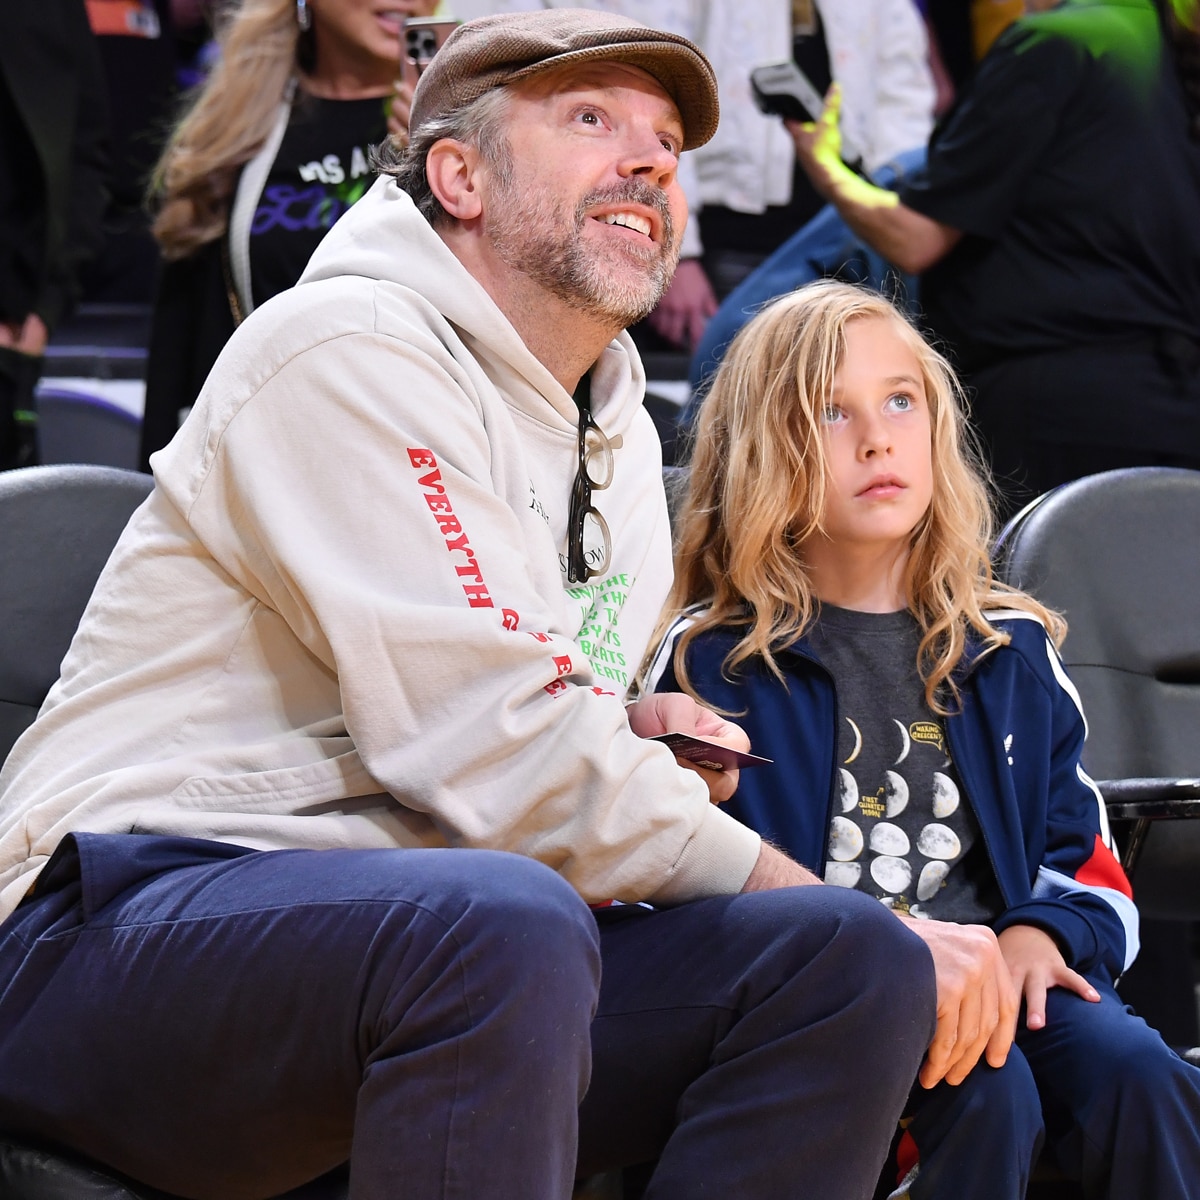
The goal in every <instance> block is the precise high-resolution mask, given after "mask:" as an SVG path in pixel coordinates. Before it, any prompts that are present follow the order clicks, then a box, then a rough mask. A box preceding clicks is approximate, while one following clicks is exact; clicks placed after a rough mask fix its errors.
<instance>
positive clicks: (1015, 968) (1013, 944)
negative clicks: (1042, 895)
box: [999, 925, 1100, 1029]
mask: <svg viewBox="0 0 1200 1200" xmlns="http://www.w3.org/2000/svg"><path fill="white" fill-rule="evenodd" d="M999 941H1000V953H1001V954H1003V955H1004V961H1005V963H1007V964H1008V970H1009V974H1010V975H1011V976H1012V981H1013V986H1014V987H1015V988H1016V989H1017V992H1018V993H1019V994H1020V995H1021V997H1022V998H1023V999H1024V1001H1025V1027H1026V1029H1041V1028H1043V1027H1044V1026H1045V1024H1046V993H1047V992H1048V991H1049V990H1050V988H1052V987H1065V988H1070V989H1071V991H1073V992H1075V993H1076V994H1077V995H1080V996H1082V997H1083V998H1084V999H1085V1000H1090V1001H1092V1002H1093V1003H1096V1002H1098V1001H1099V999H1100V993H1099V992H1098V991H1096V989H1095V988H1094V987H1092V985H1091V984H1090V983H1088V981H1087V980H1086V979H1084V977H1083V976H1082V975H1080V974H1078V973H1077V972H1075V971H1072V970H1071V968H1070V967H1068V966H1067V964H1066V960H1065V959H1064V958H1063V956H1062V953H1061V951H1060V950H1059V948H1058V946H1057V945H1056V944H1055V942H1054V939H1053V938H1052V937H1051V936H1050V935H1049V934H1048V933H1046V932H1045V930H1042V929H1038V928H1036V927H1035V926H1033V925H1010V926H1009V927H1008V928H1007V929H1006V930H1005V931H1004V932H1003V933H1002V934H1000V937H999Z"/></svg>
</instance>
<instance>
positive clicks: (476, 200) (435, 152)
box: [425, 138, 483, 221]
mask: <svg viewBox="0 0 1200 1200" xmlns="http://www.w3.org/2000/svg"><path fill="white" fill-rule="evenodd" d="M425 177H426V178H427V179H428V180H429V190H430V191H431V192H433V194H434V195H435V196H436V197H437V199H438V202H439V203H440V204H441V206H442V207H443V208H444V209H445V210H446V212H447V213H449V214H450V216H452V217H455V218H456V219H458V220H459V221H470V220H472V219H473V218H475V217H478V216H479V215H480V214H481V213H482V212H483V197H482V195H481V194H480V191H479V181H480V180H479V177H480V162H479V152H478V151H477V150H476V149H475V147H474V146H468V145H467V144H466V143H465V142H458V141H455V140H454V139H453V138H442V140H441V141H440V142H434V143H433V145H432V146H431V147H430V148H429V153H428V155H427V156H426V158H425Z"/></svg>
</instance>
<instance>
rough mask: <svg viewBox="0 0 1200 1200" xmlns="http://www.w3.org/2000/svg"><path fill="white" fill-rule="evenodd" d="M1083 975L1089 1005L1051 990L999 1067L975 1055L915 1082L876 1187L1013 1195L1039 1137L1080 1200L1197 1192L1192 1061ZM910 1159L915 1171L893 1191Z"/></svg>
mask: <svg viewBox="0 0 1200 1200" xmlns="http://www.w3.org/2000/svg"><path fill="white" fill-rule="evenodd" d="M1091 983H1092V986H1093V987H1095V988H1096V990H1097V991H1098V992H1099V993H1100V996H1101V1000H1100V1002H1099V1003H1098V1004H1097V1003H1093V1002H1090V1001H1087V1000H1084V999H1082V998H1081V997H1079V996H1077V995H1075V994H1074V993H1073V992H1070V991H1067V990H1065V989H1063V988H1054V989H1052V990H1051V991H1050V992H1049V993H1048V995H1047V998H1046V1025H1045V1027H1044V1028H1043V1029H1039V1030H1029V1029H1025V1028H1023V1027H1021V1028H1019V1029H1018V1034H1017V1043H1016V1045H1015V1046H1014V1047H1013V1049H1012V1052H1011V1053H1010V1054H1009V1058H1008V1062H1007V1063H1005V1065H1004V1067H1002V1068H1001V1069H999V1070H994V1069H993V1068H991V1067H989V1066H988V1065H987V1064H986V1063H982V1062H981V1063H980V1065H979V1066H977V1067H976V1068H975V1070H974V1071H972V1072H971V1074H970V1075H969V1076H968V1077H967V1079H966V1080H965V1081H964V1082H963V1083H962V1084H961V1085H960V1086H959V1087H957V1088H952V1087H950V1086H948V1085H946V1084H942V1085H939V1086H938V1087H937V1088H935V1089H933V1091H932V1092H927V1093H923V1094H922V1093H921V1089H920V1088H919V1087H917V1088H914V1091H913V1096H914V1101H915V1110H914V1111H915V1115H914V1117H913V1119H912V1122H911V1124H909V1125H908V1127H907V1137H906V1138H905V1139H902V1140H901V1143H900V1153H899V1159H900V1164H899V1166H898V1169H897V1170H896V1171H894V1172H893V1173H892V1179H891V1183H890V1184H885V1186H884V1187H882V1188H881V1189H880V1191H881V1193H883V1194H885V1195H886V1194H888V1193H889V1192H890V1191H891V1190H892V1188H895V1189H896V1194H897V1195H902V1196H905V1197H906V1198H907V1200H961V1198H962V1197H964V1196H969V1197H971V1200H1021V1198H1022V1197H1023V1196H1024V1195H1025V1186H1026V1183H1027V1182H1028V1179H1029V1174H1030V1168H1031V1166H1032V1164H1033V1162H1034V1161H1035V1160H1036V1157H1037V1154H1038V1152H1039V1149H1040V1148H1041V1147H1042V1145H1043V1140H1044V1144H1045V1147H1046V1153H1047V1155H1048V1156H1049V1158H1050V1159H1051V1160H1052V1161H1054V1162H1055V1163H1056V1164H1057V1165H1058V1166H1059V1167H1061V1168H1062V1170H1063V1171H1064V1172H1065V1173H1066V1174H1067V1175H1068V1176H1069V1177H1070V1178H1072V1179H1075V1180H1078V1181H1079V1182H1080V1183H1081V1184H1082V1185H1083V1194H1084V1195H1085V1196H1086V1197H1087V1198H1088V1200H1196V1198H1197V1197H1200V1068H1198V1067H1194V1066H1192V1065H1191V1064H1190V1063H1186V1062H1184V1061H1183V1060H1182V1059H1181V1058H1180V1057H1179V1056H1178V1055H1177V1054H1175V1053H1174V1051H1172V1050H1171V1049H1169V1048H1168V1047H1167V1046H1166V1044H1165V1043H1164V1042H1163V1040H1162V1038H1161V1037H1159V1035H1158V1034H1157V1033H1156V1032H1155V1031H1154V1030H1153V1029H1151V1028H1150V1027H1149V1026H1148V1025H1147V1024H1146V1023H1145V1022H1144V1021H1143V1020H1142V1019H1141V1018H1140V1017H1137V1016H1135V1015H1134V1014H1133V1011H1132V1010H1131V1009H1129V1008H1127V1007H1126V1006H1125V1004H1124V1002H1123V1001H1122V1000H1121V999H1120V997H1119V996H1118V995H1117V993H1116V992H1115V991H1113V989H1112V987H1111V986H1110V985H1109V984H1108V983H1107V982H1106V981H1105V980H1102V979H1097V978H1094V977H1093V978H1092V979H1091ZM1023 1019H1024V1014H1023V1013H1022V1020H1023ZM917 1159H919V1163H918V1168H917V1172H916V1177H915V1179H912V1180H911V1181H910V1182H909V1183H908V1184H907V1186H904V1187H899V1186H898V1183H897V1180H898V1179H902V1178H903V1176H904V1175H905V1174H906V1170H905V1167H906V1166H911V1164H912V1163H913V1162H914V1161H916V1160H917Z"/></svg>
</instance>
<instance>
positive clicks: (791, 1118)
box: [580, 887, 935, 1200]
mask: <svg viewBox="0 0 1200 1200" xmlns="http://www.w3.org/2000/svg"><path fill="white" fill-rule="evenodd" d="M600 921H601V948H602V955H603V961H604V972H603V978H602V982H601V989H600V1006H599V1008H598V1010H597V1014H596V1020H595V1022H594V1025H593V1031H592V1044H593V1072H592V1083H591V1087H590V1088H589V1090H588V1093H587V1096H586V1097H585V1098H584V1102H583V1107H582V1110H581V1114H580V1167H581V1173H582V1174H588V1173H591V1172H593V1171H596V1170H601V1169H604V1168H608V1167H614V1166H624V1165H630V1164H634V1163H639V1162H644V1161H649V1160H651V1159H657V1160H658V1164H657V1167H656V1168H655V1170H654V1173H653V1177H652V1179H651V1181H650V1183H649V1185H648V1188H647V1190H646V1192H645V1196H646V1200H682V1198H685V1197H686V1198H688V1200H690V1198H691V1197H700V1196H714V1197H722V1198H723V1200H724V1198H727V1197H736V1196H745V1197H751V1196H752V1197H754V1198H755V1200H793V1198H794V1197H796V1196H820V1197H821V1198H822V1200H862V1197H864V1196H869V1195H870V1194H871V1191H872V1189H873V1187H874V1184H875V1181H876V1179H877V1178H878V1176H879V1172H880V1170H881V1169H882V1165H883V1161H884V1158H885V1155H886V1153H887V1148H888V1143H889V1140H890V1138H891V1134H892V1130H893V1129H894V1128H895V1122H896V1120H897V1119H898V1118H899V1116H900V1113H901V1111H902V1109H903V1106H904V1102H905V1099H906V1097H907V1095H908V1090H909V1087H910V1085H911V1083H912V1078H913V1075H914V1074H915V1073H916V1070H917V1068H918V1066H919V1064H920V1062H921V1060H922V1058H923V1057H924V1054H925V1050H926V1048H927V1047H928V1045H929V1041H930V1038H931V1037H932V1035H933V1025H934V1007H935V1004H934V978H933V966H932V960H931V959H930V956H929V953H928V951H927V950H926V948H925V946H924V944H923V943H921V942H920V940H919V939H917V938H916V937H915V936H914V935H913V934H911V933H910V932H909V931H908V930H906V929H905V928H904V926H903V925H901V923H900V922H899V921H897V920H896V918H895V916H894V915H893V914H892V913H890V912H888V911H887V910H886V909H884V908H883V907H882V906H881V905H880V904H879V903H878V901H876V900H873V899H871V898H869V897H867V896H864V895H860V894H858V893H856V892H851V891H848V890H846V889H844V888H827V887H806V888H787V889H783V890H780V891H774V892H760V893H755V894H750V895H742V896H728V897H720V898H714V899H709V900H701V901H696V902H694V903H692V904H687V905H684V906H682V907H680V908H677V909H672V910H668V911H665V912H652V913H648V912H645V911H644V910H639V909H629V910H626V909H618V910H616V912H615V913H610V914H607V915H606V914H601V916H600Z"/></svg>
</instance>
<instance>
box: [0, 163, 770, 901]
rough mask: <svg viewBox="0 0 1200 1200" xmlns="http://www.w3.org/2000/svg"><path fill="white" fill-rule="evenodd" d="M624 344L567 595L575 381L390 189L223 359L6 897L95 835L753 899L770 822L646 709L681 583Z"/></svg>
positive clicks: (598, 410) (49, 759)
mask: <svg viewBox="0 0 1200 1200" xmlns="http://www.w3.org/2000/svg"><path fill="white" fill-rule="evenodd" d="M643 385H644V378H643V375H642V370H641V364H640V363H639V361H638V358H637V354H636V351H635V350H634V349H633V346H632V343H631V342H630V341H629V340H628V338H627V337H625V336H624V335H622V336H621V337H620V338H618V339H617V340H616V341H614V342H613V343H611V345H610V346H609V347H608V349H607V350H606V351H605V352H604V354H603V355H602V357H601V359H600V362H599V365H598V367H597V369H596V372H595V376H594V384H593V408H594V412H595V416H596V420H597V421H598V423H599V424H600V426H601V428H602V429H604V431H605V432H606V433H607V434H608V436H609V437H610V438H611V439H612V440H613V441H614V442H615V443H616V445H617V449H616V468H615V476H614V480H613V483H612V486H611V487H609V488H608V489H606V490H604V491H602V492H597V493H596V495H595V497H594V503H595V505H596V507H597V508H598V509H600V511H601V512H602V513H603V515H604V516H605V518H606V519H607V521H608V524H609V526H610V529H611V531H612V537H613V555H612V561H611V567H610V569H609V571H608V572H607V573H606V575H605V577H604V579H602V580H599V579H598V580H594V581H592V583H591V584H589V585H587V586H585V587H571V586H569V585H568V584H567V583H566V578H565V573H564V571H563V569H562V567H563V563H564V562H565V557H564V556H565V547H566V519H567V504H568V497H569V494H570V488H571V481H572V479H573V477H574V472H575V464H576V432H575V426H576V411H575V406H574V403H573V401H572V399H571V397H570V396H569V395H568V394H567V393H566V392H565V391H564V390H563V389H562V387H561V386H560V385H559V384H558V383H557V382H556V381H555V380H554V379H553V378H552V377H551V375H550V374H549V372H548V371H547V370H546V369H545V368H544V367H543V366H542V365H541V364H540V363H539V362H538V361H537V360H536V359H535V358H534V357H533V356H532V355H531V354H530V353H529V351H528V350H527V349H526V348H525V346H524V343H523V342H522V341H521V340H520V338H519V337H518V336H517V334H516V332H515V331H514V329H513V328H512V326H511V325H510V324H509V323H508V321H507V320H506V319H505V317H504V316H503V314H502V313H501V312H500V310H499V309H498V308H497V307H496V306H495V304H494V303H493V302H492V301H491V299H490V298H489V297H488V296H487V294H486V293H485V292H484V290H483V289H482V288H481V287H480V285H479V284H478V283H477V282H476V281H475V280H474V279H473V278H472V277H471V276H470V275H469V274H468V273H467V272H466V271H465V270H464V269H463V267H462V266H461V265H460V264H459V263H458V261H457V260H456V259H455V258H454V256H453V255H452V254H451V253H450V252H449V250H448V249H447V248H446V247H445V245H444V244H443V243H442V241H441V239H440V238H438V237H437V236H436V235H435V234H434V233H433V231H432V230H431V229H430V227H429V225H428V224H427V223H426V222H425V221H424V219H423V218H422V217H421V216H420V215H419V214H418V213H417V212H416V210H415V209H414V208H413V206H412V203H411V201H410V200H409V199H408V197H407V196H406V195H405V194H404V193H402V192H401V191H400V190H399V189H398V188H397V187H396V186H395V184H394V183H393V182H392V181H391V180H390V179H382V180H380V181H379V182H377V183H376V185H375V186H374V187H373V188H372V190H371V191H370V192H369V193H368V194H367V195H366V196H365V197H363V199H362V200H361V201H359V203H358V204H356V205H355V206H354V207H353V208H352V209H351V210H350V212H349V213H347V214H346V215H345V216H344V217H343V218H342V219H341V220H340V221H339V222H338V224H337V225H336V226H335V227H334V228H333V230H332V231H331V232H330V234H329V236H328V237H327V238H326V239H325V240H324V242H322V244H321V246H320V247H319V248H318V250H317V252H316V254H315V255H314V257H313V259H312V261H311V263H310V264H309V267H308V269H307V271H306V272H305V274H304V276H303V278H302V279H301V281H300V284H299V285H298V286H297V287H296V288H294V289H292V290H291V291H289V292H286V293H284V294H283V295H281V296H279V297H277V298H276V299H274V300H272V301H270V302H269V303H267V304H265V305H263V307H262V308H261V309H259V310H258V311H256V312H255V313H254V314H253V315H252V316H251V317H250V318H249V319H248V320H247V321H246V322H245V323H244V324H243V325H242V327H241V328H240V329H239V330H238V332H237V333H236V334H235V336H234V337H233V339H232V341H231V342H230V343H229V345H228V347H227V348H226V350H225V351H224V352H223V354H222V355H221V357H220V359H219V360H218V362H217V364H216V366H215V368H214V369H213V372H212V374H211V376H210V377H209V379H208V381H207V383H206V385H205V388H204V390H203V392H202V393H201V395H200V398H199V400H198V402H197V404H196V406H195V408H194V410H193V412H192V415H191V416H190V417H189V419H188V420H187V422H186V424H185V425H184V427H183V428H182V429H181V430H180V432H179V434H178V436H177V437H176V438H175V439H174V441H172V443H171V444H170V445H169V446H168V447H166V448H165V449H164V450H162V451H160V452H159V453H158V454H157V455H156V456H155V458H154V463H153V466H154V471H155V478H156V483H157V486H156V488H155V490H154V492H153V494H152V495H151V496H150V498H149V499H148V500H147V501H146V502H145V504H143V505H142V507H141V508H140V509H139V510H138V512H137V513H136V514H135V515H134V517H133V519H132V520H131V522H130V524H129V527H128V528H127V529H126V531H125V533H124V535H123V536H122V538H121V540H120V542H119V543H118V545H117V547H116V550H115V551H114V553H113V556H112V559H111V560H110V563H109V565H108V567H107V568H106V570H105V572H104V574H103V575H102V577H101V579H100V582H99V584H98V585H97V588H96V592H95V595H94V596H93V598H92V601H91V603H90V605H89V607H88V610H87V612H86V614H85V615H84V618H83V622H82V624H81V626H80V629H79V632H78V634H77V635H76V637H75V640H74V642H73V644H72V646H71V650H70V652H69V653H68V655H67V658H66V659H65V661H64V663H63V671H62V678H61V679H60V680H59V682H58V683H57V684H56V685H55V687H54V689H53V690H52V691H51V693H50V696H49V697H48V698H47V700H46V704H45V706H44V707H43V709H42V712H41V714H40V715H39V717H38V720H37V721H36V722H35V724H34V725H33V727H32V728H31V729H30V730H29V731H28V732H27V733H26V734H25V735H24V737H22V739H21V740H20V741H19V742H18V744H17V746H16V747H15V748H14V750H13V752H12V754H11V755H10V757H9V759H8V761H7V763H6V764H5V768H4V772H3V774H2V775H0V918H2V917H3V916H5V915H7V914H8V913H9V912H10V911H11V910H12V908H13V907H14V906H15V905H16V904H17V902H18V901H19V900H20V898H21V896H22V895H24V893H25V892H26V891H27V889H28V888H29V886H30V884H31V883H32V881H33V877H34V873H35V872H36V871H37V870H38V869H39V868H40V867H41V866H42V864H44V862H45V861H46V859H47V857H48V856H49V854H50V853H51V852H52V851H53V850H54V847H55V846H56V845H57V843H58V842H59V840H60V839H61V838H62V836H63V835H64V834H66V833H68V832H71V831H76V830H88V831H92V832H140V833H158V834H168V835H183V836H192V837H203V838H214V839H218V840H221V841H228V842H235V843H238V844H241V845H246V846H252V847H258V848H264V849H270V848H279V847H311V848H314V849H322V848H328V847H347V846H353V847H371V846H378V847H395V846H440V845H447V844H448V845H454V846H464V847H488V848H492V849H500V850H511V851H516V852H517V853H521V854H526V855H530V856H532V857H534V858H537V859H540V860H541V861H542V862H545V863H547V864H549V865H550V866H552V867H554V868H556V869H558V870H560V871H561V872H562V873H563V875H564V876H565V877H566V878H567V879H568V880H569V881H570V882H571V883H572V884H574V886H575V887H576V888H577V889H578V890H579V891H580V893H581V894H582V895H583V896H584V897H585V898H586V899H587V900H590V901H596V900H601V899H604V898H607V897H618V898H621V899H626V900H635V899H653V900H657V901H661V902H676V901H681V900H686V899H690V898H693V897H697V896H702V895H708V894H716V893H723V892H733V891H736V890H738V888H740V886H741V885H742V883H743V882H744V881H745V879H746V877H747V876H748V875H749V873H750V870H751V868H752V866H753V864H754V862H755V859H756V857H757V853H758V844H759V843H758V838H757V835H755V834H754V833H752V832H751V831H750V830H748V829H746V828H745V827H744V826H741V825H739V824H738V823H736V822H735V821H734V820H733V819H732V818H730V817H728V816H726V815H725V814H724V813H722V812H720V811H719V810H718V809H716V808H714V807H713V806H712V805H710V804H709V802H708V798H707V790H706V788H705V786H704V784H703V783H702V782H701V781H700V779H699V778H698V777H697V776H696V775H695V774H693V773H690V772H687V771H684V770H682V769H680V768H679V767H678V766H677V765H676V763H675V761H674V759H673V757H672V756H671V754H670V753H669V752H668V751H667V750H666V749H664V748H663V747H661V746H659V745H657V744H654V743H650V742H645V741H642V740H641V739H639V738H637V737H636V736H635V735H634V734H633V733H632V732H631V731H630V729H629V727H628V723H627V721H626V719H625V713H624V707H623V702H624V699H625V692H626V688H627V685H628V683H629V681H630V679H631V677H632V674H633V672H634V671H635V670H636V668H637V665H638V662H639V660H640V658H641V656H642V654H643V651H644V649H645V647H646V642H647V640H648V638H649V636H650V632H651V628H652V626H653V624H654V621H655V619H656V617H657V615H658V610H659V606H660V605H661V603H662V601H663V599H664V597H665V594H666V590H667V587H668V585H669V578H670V566H669V556H670V547H669V531H668V525H667V514H666V507H665V502H664V498H663V493H662V485H661V476H660V459H659V448H658V441H657V436H656V434H655V431H654V428H653V425H652V423H651V421H650V420H649V418H648V416H647V415H646V413H645V412H644V411H643V410H642V408H641V404H640V401H641V396H642V391H643Z"/></svg>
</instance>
